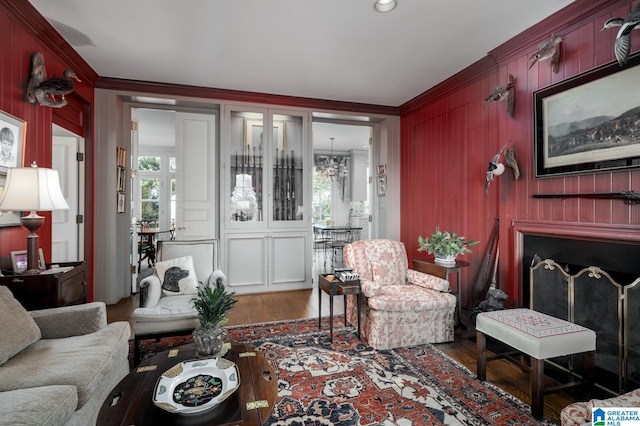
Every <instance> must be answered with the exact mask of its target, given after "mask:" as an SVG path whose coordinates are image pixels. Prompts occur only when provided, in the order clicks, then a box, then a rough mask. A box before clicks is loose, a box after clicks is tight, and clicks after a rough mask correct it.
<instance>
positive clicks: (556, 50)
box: [529, 34, 565, 74]
mask: <svg viewBox="0 0 640 426" xmlns="http://www.w3.org/2000/svg"><path fill="white" fill-rule="evenodd" d="M564 38H565V37H564V36H563V35H560V34H552V35H551V39H550V40H547V41H545V42H542V43H540V44H539V45H538V46H537V49H538V51H537V52H536V53H534V54H533V55H531V56H530V57H529V69H531V67H532V66H533V65H534V64H535V63H536V62H538V61H544V60H546V59H551V70H552V71H553V73H554V74H555V73H557V72H558V67H559V65H560V43H562V40H564Z"/></svg>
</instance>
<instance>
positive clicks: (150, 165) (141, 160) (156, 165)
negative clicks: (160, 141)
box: [138, 157, 160, 172]
mask: <svg viewBox="0 0 640 426" xmlns="http://www.w3.org/2000/svg"><path fill="white" fill-rule="evenodd" d="M138 171H140V172H159V171H160V157H138Z"/></svg>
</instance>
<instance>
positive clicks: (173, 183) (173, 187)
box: [171, 179, 176, 228]
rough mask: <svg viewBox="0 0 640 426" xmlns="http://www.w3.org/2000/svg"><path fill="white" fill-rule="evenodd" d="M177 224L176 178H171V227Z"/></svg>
mask: <svg viewBox="0 0 640 426" xmlns="http://www.w3.org/2000/svg"><path fill="white" fill-rule="evenodd" d="M175 226H176V180H175V179H171V227H172V228H175Z"/></svg>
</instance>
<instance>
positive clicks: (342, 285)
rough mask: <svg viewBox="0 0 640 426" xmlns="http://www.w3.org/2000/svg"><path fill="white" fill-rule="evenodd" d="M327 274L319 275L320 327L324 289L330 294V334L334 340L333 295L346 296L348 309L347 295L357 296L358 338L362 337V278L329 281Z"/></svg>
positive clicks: (319, 325)
mask: <svg viewBox="0 0 640 426" xmlns="http://www.w3.org/2000/svg"><path fill="white" fill-rule="evenodd" d="M327 275H331V274H320V275H319V276H318V328H319V329H322V293H321V292H320V290H322V291H324V292H325V293H327V294H328V295H329V335H330V336H331V341H333V296H339V295H342V296H344V306H345V310H346V309H347V295H349V294H353V295H355V296H356V301H357V305H358V338H360V280H353V281H340V280H335V281H329V280H327V278H326V277H327ZM344 326H345V327H346V326H347V314H346V312H345V315H344Z"/></svg>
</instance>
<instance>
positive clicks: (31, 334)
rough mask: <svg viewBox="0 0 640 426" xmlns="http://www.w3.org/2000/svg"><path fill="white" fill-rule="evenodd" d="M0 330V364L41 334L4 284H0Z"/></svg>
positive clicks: (38, 338) (36, 339)
mask: <svg viewBox="0 0 640 426" xmlns="http://www.w3.org/2000/svg"><path fill="white" fill-rule="evenodd" d="M0 330H2V333H0V365H2V364H4V363H5V362H7V361H8V360H9V358H11V357H12V356H14V355H15V354H17V353H19V352H20V351H22V350H23V349H24V348H26V347H27V346H29V345H31V344H32V343H35V342H37V341H38V340H40V337H41V336H42V334H41V332H40V328H39V327H38V325H37V324H36V322H35V321H34V320H33V318H32V317H31V315H29V313H28V312H27V310H26V309H25V308H23V307H22V305H21V304H20V302H18V301H17V300H16V299H15V298H14V297H13V293H11V290H9V289H8V288H7V287H5V286H0Z"/></svg>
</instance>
